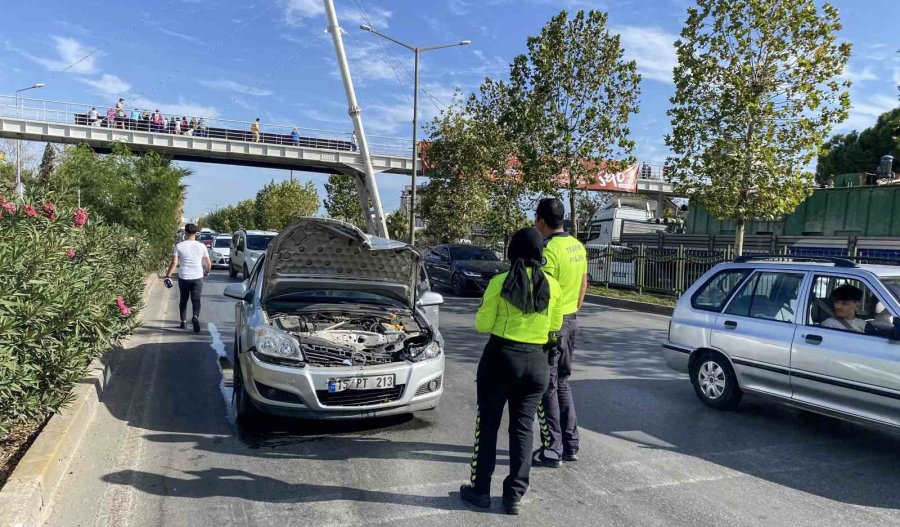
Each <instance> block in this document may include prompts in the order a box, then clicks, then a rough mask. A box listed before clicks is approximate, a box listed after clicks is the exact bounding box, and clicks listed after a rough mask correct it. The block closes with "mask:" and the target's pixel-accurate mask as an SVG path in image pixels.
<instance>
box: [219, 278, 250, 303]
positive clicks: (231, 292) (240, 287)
mask: <svg viewBox="0 0 900 527" xmlns="http://www.w3.org/2000/svg"><path fill="white" fill-rule="evenodd" d="M247 293H252V291H248V290H247V286H246V285H245V284H244V282H241V283H239V284H229V285H227V286H225V291H224V292H223V293H222V294H223V295H225V296H227V297H228V298H234V299H235V300H244V301H246V300H247V298H246V297H247ZM251 298H252V297H251Z"/></svg>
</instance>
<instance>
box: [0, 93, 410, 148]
mask: <svg viewBox="0 0 900 527" xmlns="http://www.w3.org/2000/svg"><path fill="white" fill-rule="evenodd" d="M157 110H159V108H135V107H131V106H127V107H125V109H124V112H123V113H118V114H117V112H116V110H115V104H113V105H112V106H109V105H102V104H97V105H90V104H79V103H72V102H65V101H52V100H45V99H32V98H27V97H14V96H11V95H0V116H2V117H12V118H18V119H28V120H32V121H41V122H47V123H59V124H74V125H83V126H97V127H103V128H119V129H124V130H136V131H142V132H153V133H160V134H175V133H176V131H177V133H178V134H179V135H195V136H198V137H211V138H214V139H226V140H229V141H246V142H259V143H266V144H278V145H288V146H299V147H307V148H326V149H331V150H355V149H356V144H355V141H354V140H353V132H352V127H351V126H349V124H350V123H348V128H350V130H349V131H346V132H341V131H334V130H321V129H318V128H308V127H301V126H295V125H287V124H272V123H264V122H260V123H259V132H260V133H259V139H258V140H256V138H255V137H254V136H253V133H252V132H251V126H252V125H253V122H252V121H236V120H232V119H221V118H219V117H217V116H215V115H185V114H183V113H177V114H176V113H165V112H161V111H160V112H157ZM157 113H158V114H159V116H160V118H159V119H157V118H156V114H157ZM176 120H177V121H178V122H180V123H181V122H184V126H181V127H179V128H178V129H176V127H175V121H176ZM295 132H296V133H295ZM366 138H367V139H368V142H369V151H370V152H371V153H373V154H382V155H391V156H406V157H410V158H411V157H412V141H411V140H410V139H405V138H399V137H386V136H378V135H371V134H366Z"/></svg>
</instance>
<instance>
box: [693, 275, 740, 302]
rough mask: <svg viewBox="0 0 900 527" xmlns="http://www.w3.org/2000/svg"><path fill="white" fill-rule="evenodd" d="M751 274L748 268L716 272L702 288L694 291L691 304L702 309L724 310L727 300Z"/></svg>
mask: <svg viewBox="0 0 900 527" xmlns="http://www.w3.org/2000/svg"><path fill="white" fill-rule="evenodd" d="M747 274H749V271H747V270H746V269H732V270H729V271H722V272H720V273H716V275H715V276H713V277H712V278H710V279H709V281H708V282H706V284H704V285H703V286H702V287H701V288H700V289H698V290H697V292H696V293H694V296H693V298H691V305H692V306H693V307H694V309H702V310H704V311H715V312H719V311H722V308H723V307H725V302H727V301H728V299H729V298H730V297H731V294H732V293H733V292H734V290H735V289H736V288H737V286H738V285H739V284H740V283H741V281H742V280H743V279H744V277H746V276H747Z"/></svg>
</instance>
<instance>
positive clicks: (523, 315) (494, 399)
mask: <svg viewBox="0 0 900 527" xmlns="http://www.w3.org/2000/svg"><path fill="white" fill-rule="evenodd" d="M542 245H543V242H542V239H541V235H540V233H539V232H538V231H537V230H536V229H533V228H528V229H521V230H519V231H518V232H516V233H515V234H514V235H513V237H512V240H511V241H510V244H509V250H508V252H507V256H508V257H509V260H510V262H511V264H512V265H511V267H510V270H509V272H507V273H502V274H499V275H497V276H495V277H494V278H492V279H491V281H490V283H489V284H488V287H487V289H486V290H485V292H484V298H482V301H481V307H479V308H478V313H477V314H476V315H475V328H476V329H477V330H478V331H479V332H480V333H490V334H491V337H490V339H489V340H488V342H487V345H485V347H484V352H483V353H482V355H481V361H480V362H479V363H478V375H477V380H476V383H477V384H476V386H477V391H478V397H477V399H478V415H477V417H476V420H475V423H476V425H475V448H474V452H473V454H472V467H471V468H472V474H471V483H469V484H466V485H463V486H462V487H460V489H459V491H460V496H461V497H462V499H463V500H465V501H466V502H469V503H471V504H473V505H475V506H477V507H482V508H488V507H490V505H491V497H490V492H491V476H492V475H493V473H494V465H495V463H496V455H497V430H498V429H499V427H500V420H501V419H502V417H503V407H504V406H505V405H506V403H507V402H508V403H509V476H507V477H506V479H505V480H504V481H503V507H504V509H505V511H506V513H507V514H519V501H520V500H521V499H522V495H523V494H525V490H526V489H527V488H528V474H529V472H530V469H531V463H529V460H528V455H529V454H530V452H531V448H532V434H533V431H532V427H533V424H534V412H535V408H536V407H537V405H538V402H539V401H540V399H541V395H542V394H543V393H544V391H545V390H546V388H547V374H548V368H549V365H548V360H547V354H546V353H545V350H544V348H545V347H546V344H547V341H548V340H549V339H550V338H551V334H555V333H556V332H557V331H558V330H559V328H560V326H561V325H562V312H561V311H560V310H559V298H560V288H559V284H558V283H557V282H556V280H554V279H553V278H551V277H550V276H547V275H546V274H545V273H544V272H543V271H541V248H542Z"/></svg>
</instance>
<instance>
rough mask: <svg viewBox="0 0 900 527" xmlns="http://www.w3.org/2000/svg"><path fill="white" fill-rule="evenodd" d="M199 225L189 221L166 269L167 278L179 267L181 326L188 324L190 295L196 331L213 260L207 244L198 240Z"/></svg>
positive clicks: (192, 320)
mask: <svg viewBox="0 0 900 527" xmlns="http://www.w3.org/2000/svg"><path fill="white" fill-rule="evenodd" d="M197 230H198V229H197V225H195V224H193V223H188V224H187V225H185V226H184V234H185V238H184V241H183V242H180V243H178V244H177V245H175V251H174V254H173V255H172V263H171V264H170V265H169V270H168V271H166V276H165V278H168V277H169V275H170V274H172V272H173V271H174V270H175V268H176V267H178V292H179V293H180V297H179V300H178V313H179V314H180V315H181V328H182V329H184V327H185V326H186V325H187V324H186V322H185V315H186V314H187V301H188V297H190V299H191V308H192V311H193V317H191V325H193V327H194V333H199V332H200V295H201V294H202V293H203V277H204V276H206V275H207V274H209V270H210V268H211V267H212V262H211V261H210V260H209V250H208V249H207V248H206V246H205V245H203V244H202V243H200V242H198V241H197Z"/></svg>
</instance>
